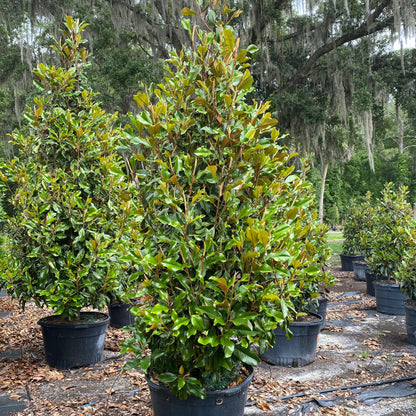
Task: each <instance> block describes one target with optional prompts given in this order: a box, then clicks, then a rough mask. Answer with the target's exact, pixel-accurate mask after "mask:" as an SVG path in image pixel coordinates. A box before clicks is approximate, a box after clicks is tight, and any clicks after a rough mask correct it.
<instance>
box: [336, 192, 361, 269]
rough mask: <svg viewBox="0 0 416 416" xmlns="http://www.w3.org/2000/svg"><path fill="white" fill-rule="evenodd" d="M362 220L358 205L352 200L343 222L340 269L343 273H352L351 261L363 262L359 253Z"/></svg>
mask: <svg viewBox="0 0 416 416" xmlns="http://www.w3.org/2000/svg"><path fill="white" fill-rule="evenodd" d="M362 220H363V216H362V212H361V211H360V208H359V204H358V203H357V202H356V201H355V200H353V201H351V204H350V206H349V208H348V210H347V214H346V216H345V220H344V229H343V238H344V241H343V243H342V253H341V254H340V258H341V268H342V270H344V271H353V270H354V269H353V265H352V263H353V261H361V260H364V254H363V253H362V252H361V250H362V248H361V244H360V230H361V222H362Z"/></svg>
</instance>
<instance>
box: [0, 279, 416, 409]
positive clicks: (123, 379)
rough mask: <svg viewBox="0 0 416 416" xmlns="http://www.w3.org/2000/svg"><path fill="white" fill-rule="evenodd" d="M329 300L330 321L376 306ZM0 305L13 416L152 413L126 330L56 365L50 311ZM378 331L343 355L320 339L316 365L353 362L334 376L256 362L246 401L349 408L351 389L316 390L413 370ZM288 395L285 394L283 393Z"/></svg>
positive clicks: (411, 360) (4, 381) (2, 384)
mask: <svg viewBox="0 0 416 416" xmlns="http://www.w3.org/2000/svg"><path fill="white" fill-rule="evenodd" d="M337 277H338V280H339V281H340V280H341V281H346V282H350V281H353V278H352V274H350V273H349V274H347V273H339V274H338V275H337ZM331 302H333V303H334V304H335V303H336V307H335V308H332V309H331V308H330V309H329V311H328V314H327V321H329V322H331V321H341V320H345V319H352V320H353V321H354V320H357V321H360V320H361V319H365V317H366V310H374V309H375V301H374V298H370V297H369V296H367V295H366V294H364V293H359V294H357V293H352V294H351V295H347V296H343V297H342V298H339V293H337V292H331V293H330V303H331ZM0 311H7V312H10V314H9V315H8V316H6V317H3V318H0V354H3V355H0V357H4V358H2V359H0V393H8V395H9V398H11V399H14V400H19V399H20V400H25V401H26V402H27V403H28V406H27V408H26V409H25V410H23V411H21V412H19V413H17V415H18V416H28V415H31V416H32V415H33V416H34V415H42V416H55V415H56V416H58V415H59V416H83V415H85V416H86V415H96V416H102V415H103V416H104V415H105V416H112V415H117V416H124V415H140V416H151V415H152V410H151V401H150V394H149V389H148V387H147V383H146V380H145V377H144V375H143V374H142V372H141V371H138V370H137V371H129V372H123V371H122V369H123V365H124V363H125V361H126V360H127V358H128V357H127V356H124V355H121V353H120V347H119V346H120V344H121V342H122V341H123V340H124V339H125V338H126V336H128V333H126V332H125V331H124V330H122V329H115V328H111V327H109V329H108V333H107V336H106V343H105V354H104V357H103V361H101V362H100V363H97V364H96V365H95V366H93V367H83V368H77V369H71V370H56V369H53V368H50V367H49V366H48V365H47V364H46V362H45V357H44V352H43V344H42V335H41V330H40V328H39V326H38V325H37V321H38V320H39V319H40V318H43V317H45V316H48V315H50V311H49V310H46V309H41V308H38V307H36V306H35V305H34V304H31V303H29V304H27V305H26V309H25V311H22V310H21V308H20V307H19V305H18V303H17V301H15V300H11V299H10V298H9V297H2V298H0ZM354 322H355V321H354ZM343 330H344V328H343V327H342V326H339V325H331V324H327V326H326V327H325V331H327V332H328V333H330V334H331V333H333V334H337V333H341V332H342V331H343ZM382 332H383V333H382V334H381V336H379V337H370V336H369V337H367V338H365V339H364V340H363V341H362V345H361V348H362V353H361V355H359V354H345V353H344V354H343V355H342V353H343V350H344V346H342V345H340V344H337V343H334V344H328V345H322V344H321V345H320V346H319V347H318V350H317V358H316V365H318V366H319V363H320V362H322V361H324V362H325V361H331V360H334V354H338V355H337V357H339V356H340V354H341V357H342V358H341V362H340V364H342V365H344V364H345V363H347V364H348V363H352V362H356V363H357V365H356V366H355V368H354V369H350V370H347V371H344V372H342V374H338V375H334V376H332V377H328V378H321V379H318V380H317V379H316V378H315V379H311V380H309V379H304V380H302V381H300V380H296V379H295V377H294V378H293V379H291V378H289V379H284V380H279V373H281V372H282V373H284V372H285V371H292V372H293V371H296V370H300V369H290V370H288V369H283V368H282V369H279V368H274V369H273V368H271V367H270V366H268V365H260V366H259V367H258V368H256V371H255V374H254V377H253V381H252V383H251V385H250V387H249V391H248V398H247V404H248V406H255V407H256V408H257V409H258V413H256V414H264V415H267V414H270V413H271V411H273V409H274V408H276V406H279V405H280V406H281V405H282V404H284V405H285V406H286V409H287V411H286V413H285V414H287V415H288V416H289V415H296V414H310V415H313V414H316V415H331V416H340V415H342V416H343V415H347V414H350V412H351V408H353V407H354V406H355V405H356V404H357V402H358V398H357V396H356V395H355V394H353V392H352V391H351V390H349V389H347V390H342V391H333V392H332V393H331V395H330V397H331V398H332V399H331V400H333V399H338V401H336V402H335V404H334V405H331V406H322V405H321V404H322V403H324V402H325V401H326V402H328V394H323V393H320V391H321V390H325V389H328V388H334V387H341V388H342V387H343V386H351V385H356V384H364V383H371V382H375V381H378V380H383V379H394V378H402V377H406V376H411V375H414V374H415V369H416V357H415V356H414V355H412V354H409V353H406V352H403V351H401V350H400V348H391V346H390V349H386V346H385V345H384V337H383V336H386V337H387V336H389V335H391V334H389V332H390V331H389V330H384V331H382ZM6 351H13V352H15V354H12V356H10V357H8V356H5V355H4V353H6ZM337 359H339V358H337ZM376 361H377V365H376V364H375V362H376ZM306 370H307V369H306ZM302 371H305V368H303V370H302ZM296 395H299V397H296ZM287 396H290V397H289V398H285V397H287ZM282 398H283V399H282ZM319 403H321V404H319ZM339 403H341V404H339ZM300 411H302V412H304V413H299V412H300ZM305 412H308V413H305Z"/></svg>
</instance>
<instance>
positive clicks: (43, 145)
mask: <svg viewBox="0 0 416 416" xmlns="http://www.w3.org/2000/svg"><path fill="white" fill-rule="evenodd" d="M85 27H86V25H85V24H82V23H81V24H79V22H77V21H74V20H73V19H72V18H71V17H67V18H66V22H65V30H64V31H63V34H64V35H65V37H66V38H65V39H64V40H63V41H61V42H57V44H56V45H55V46H54V47H53V49H54V51H55V52H56V53H57V55H58V56H59V58H60V59H61V65H62V66H61V67H55V66H46V65H44V64H39V65H38V67H37V68H36V70H35V71H34V74H35V75H36V81H35V84H36V86H37V88H38V91H39V94H40V95H39V96H38V97H36V98H35V99H34V105H33V107H31V108H29V109H28V112H27V113H26V115H25V117H26V119H27V120H28V121H29V126H30V131H31V134H30V135H25V134H21V133H19V132H17V133H15V134H13V136H12V138H13V142H14V144H15V145H16V147H17V148H18V149H19V154H18V157H16V158H15V159H13V160H11V161H10V162H7V163H4V164H3V165H2V166H1V172H0V179H1V180H2V181H3V182H4V183H5V185H6V186H8V187H9V190H10V194H11V195H12V200H11V204H12V205H13V207H14V216H10V217H9V218H8V225H7V227H8V228H7V230H8V234H9V242H10V248H11V253H12V254H13V256H12V258H11V261H10V262H9V265H8V274H7V282H6V286H7V290H8V291H9V292H10V293H11V294H12V295H13V296H15V297H17V298H19V300H20V301H21V303H22V305H23V306H24V304H25V302H26V301H28V300H29V299H32V298H33V299H34V300H35V302H36V304H38V305H46V306H48V307H51V308H54V309H55V313H56V314H59V315H62V317H63V318H65V319H75V318H78V317H79V312H80V309H81V308H83V307H86V306H93V307H102V306H104V305H105V304H106V301H107V293H108V292H109V291H110V290H112V289H114V287H116V286H117V284H118V282H117V267H116V266H117V257H116V256H115V255H114V253H113V250H115V252H117V243H118V241H119V239H120V237H121V235H122V232H123V229H124V228H125V225H126V219H127V215H128V211H129V204H130V203H129V199H130V194H129V184H128V182H127V181H126V180H125V174H124V171H123V167H124V164H123V162H122V160H121V158H120V157H119V155H118V153H117V146H118V142H119V137H120V132H119V131H118V130H117V129H116V128H114V124H115V123H116V116H115V115H111V114H106V113H105V112H104V111H103V110H102V109H101V108H100V106H99V104H98V103H97V102H96V101H95V95H94V94H93V93H92V92H91V91H90V90H89V89H88V86H87V85H88V83H87V79H86V78H85V75H84V72H83V71H84V69H85V67H86V65H87V58H88V54H87V50H86V49H85V48H84V47H83V42H84V41H83V40H82V38H81V33H82V31H83V30H84V28H85Z"/></svg>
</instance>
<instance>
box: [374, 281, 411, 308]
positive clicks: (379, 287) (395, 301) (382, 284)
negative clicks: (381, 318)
mask: <svg viewBox="0 0 416 416" xmlns="http://www.w3.org/2000/svg"><path fill="white" fill-rule="evenodd" d="M373 285H374V289H375V296H376V305H377V311H378V312H381V313H385V314H388V315H404V314H405V310H404V302H405V301H406V300H408V299H409V298H408V297H407V296H406V295H405V294H404V293H403V292H402V291H401V290H400V286H399V285H398V284H397V283H394V282H386V281H383V280H379V281H374V282H373Z"/></svg>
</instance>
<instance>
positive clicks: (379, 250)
mask: <svg viewBox="0 0 416 416" xmlns="http://www.w3.org/2000/svg"><path fill="white" fill-rule="evenodd" d="M407 193H408V192H407V187H404V186H402V187H399V188H398V189H397V190H395V189H394V186H393V184H391V183H388V184H386V185H385V187H384V189H383V191H382V194H381V197H380V198H379V199H378V200H377V204H376V207H375V209H374V217H373V218H374V221H373V229H372V239H371V243H370V254H369V255H368V258H367V262H368V265H369V267H370V269H371V272H372V273H373V274H374V275H375V276H376V277H377V279H376V280H374V281H373V286H374V295H375V297H376V302H377V310H378V311H379V312H382V313H389V314H404V301H405V296H404V295H403V293H402V292H401V291H400V290H399V285H398V284H397V282H396V280H395V277H396V272H397V269H398V267H399V265H400V263H401V261H402V257H403V253H404V251H405V250H406V249H407V248H408V247H409V237H408V234H407V233H406V232H405V230H406V229H407V228H408V227H409V225H410V224H411V223H413V218H412V208H411V205H410V204H409V203H408V202H407V201H406V197H407Z"/></svg>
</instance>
